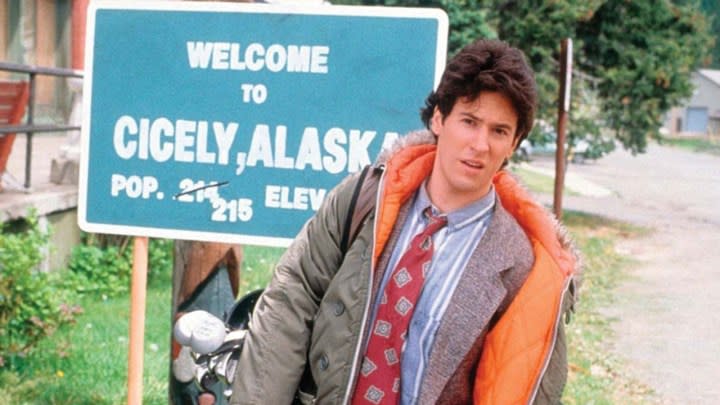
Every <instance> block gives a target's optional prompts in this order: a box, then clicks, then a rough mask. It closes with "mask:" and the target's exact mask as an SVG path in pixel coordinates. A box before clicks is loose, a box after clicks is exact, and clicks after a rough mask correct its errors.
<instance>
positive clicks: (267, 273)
mask: <svg viewBox="0 0 720 405" xmlns="http://www.w3.org/2000/svg"><path fill="white" fill-rule="evenodd" d="M283 252H285V249H284V248H273V247H264V246H246V247H245V248H244V249H243V270H242V274H241V276H240V288H239V294H240V295H243V294H244V293H246V292H248V291H252V290H256V289H258V288H264V287H265V286H266V285H267V284H268V283H269V282H270V277H271V276H272V272H273V270H274V269H275V264H277V262H278V260H279V259H280V256H282V254H283Z"/></svg>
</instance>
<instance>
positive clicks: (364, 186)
mask: <svg viewBox="0 0 720 405" xmlns="http://www.w3.org/2000/svg"><path fill="white" fill-rule="evenodd" d="M380 171H381V169H379V168H375V167H373V166H370V165H368V166H365V167H364V168H363V170H362V173H360V179H358V183H357V185H356V186H355V190H353V195H352V198H351V199H350V206H349V207H348V212H347V215H346V216H345V227H344V228H343V236H342V239H340V251H341V252H342V253H343V255H344V254H345V253H347V250H348V248H349V247H350V245H352V243H353V242H354V241H355V238H356V237H357V234H358V232H359V231H360V226H361V225H362V223H363V221H364V220H365V218H367V216H368V214H370V211H372V210H373V208H375V199H376V197H377V189H378V184H379V183H380V174H379V173H380Z"/></svg>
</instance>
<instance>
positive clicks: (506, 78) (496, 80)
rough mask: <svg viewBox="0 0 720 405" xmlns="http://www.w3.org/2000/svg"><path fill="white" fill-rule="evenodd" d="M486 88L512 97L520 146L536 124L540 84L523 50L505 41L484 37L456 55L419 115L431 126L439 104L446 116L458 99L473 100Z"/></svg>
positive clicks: (427, 125)
mask: <svg viewBox="0 0 720 405" xmlns="http://www.w3.org/2000/svg"><path fill="white" fill-rule="evenodd" d="M486 91H492V92H499V93H501V94H503V95H505V96H506V97H507V98H509V99H510V101H511V103H512V105H513V107H514V108H515V112H516V113H517V116H518V122H517V131H516V133H515V137H516V138H517V145H519V144H520V142H522V140H523V139H525V138H526V137H527V136H528V134H529V133H530V130H531V129H532V126H533V121H534V119H535V109H536V105H537V85H536V83H535V75H534V74H533V71H532V69H530V66H529V65H528V64H527V61H526V60H525V55H524V54H523V53H522V51H520V50H519V49H517V48H513V47H511V46H510V45H508V44H507V43H506V42H503V41H499V40H487V39H481V40H478V41H475V42H473V43H472V44H470V45H467V46H465V47H464V48H463V49H462V50H461V51H460V52H459V53H458V54H457V55H455V57H454V58H452V60H450V62H449V63H448V65H447V67H446V68H445V72H444V73H443V76H442V79H441V80H440V85H438V88H437V90H435V91H434V92H432V93H430V95H429V96H428V98H427V99H426V100H425V107H424V108H423V109H422V110H421V112H420V116H421V118H422V120H423V122H424V123H425V126H426V127H427V128H430V119H431V118H432V116H433V113H434V111H435V108H436V107H437V108H438V109H439V110H440V113H441V114H442V117H443V119H444V118H445V117H447V116H448V115H449V114H450V112H451V111H452V108H453V106H454V105H455V102H456V101H457V100H458V99H467V100H468V101H474V100H475V99H477V97H478V96H479V95H480V93H481V92H486Z"/></svg>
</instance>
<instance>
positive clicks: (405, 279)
mask: <svg viewBox="0 0 720 405" xmlns="http://www.w3.org/2000/svg"><path fill="white" fill-rule="evenodd" d="M423 214H424V215H425V216H426V217H427V218H428V219H429V221H430V223H429V224H428V226H427V228H425V230H423V231H422V232H420V233H419V234H417V235H416V236H415V237H414V238H413V240H412V241H410V246H409V247H408V249H407V251H405V253H404V254H403V256H402V257H401V258H400V261H398V264H397V266H395V269H394V270H393V273H392V275H391V276H390V280H389V281H388V283H387V285H386V286H385V292H384V293H383V296H382V299H381V300H380V305H379V306H378V310H377V317H376V319H375V324H374V325H373V329H372V330H371V331H370V337H369V340H368V346H367V352H366V354H365V358H364V359H363V364H362V368H361V370H360V375H359V376H358V382H357V386H356V387H355V393H354V395H353V401H352V403H353V405H356V404H379V403H383V404H397V403H398V399H399V397H400V355H401V354H402V349H403V344H404V343H405V336H406V333H407V329H408V325H409V324H410V319H411V318H412V314H413V310H414V309H415V303H416V302H417V300H418V297H419V296H420V291H422V286H423V283H424V281H425V275H426V274H427V271H428V270H430V263H431V262H432V255H433V241H432V235H433V234H434V233H435V232H437V231H438V230H440V229H441V228H442V227H444V226H445V225H447V218H445V217H435V216H433V215H432V211H431V210H430V208H429V207H428V208H427V209H425V211H424V212H423Z"/></svg>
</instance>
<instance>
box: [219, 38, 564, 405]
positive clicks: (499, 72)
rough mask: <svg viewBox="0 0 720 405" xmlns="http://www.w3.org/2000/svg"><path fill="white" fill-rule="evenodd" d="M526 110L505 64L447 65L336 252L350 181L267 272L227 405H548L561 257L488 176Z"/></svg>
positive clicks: (499, 180) (559, 248)
mask: <svg viewBox="0 0 720 405" xmlns="http://www.w3.org/2000/svg"><path fill="white" fill-rule="evenodd" d="M535 104H536V87H535V81H534V77H533V74H532V71H531V70H530V68H529V67H528V65H527V63H526V62H525V59H524V57H523V55H522V53H521V52H520V51H519V50H517V49H514V48H511V47H509V46H508V45H507V44H505V43H503V42H500V41H487V40H481V41H478V42H475V43H473V44H471V45H469V46H467V47H466V48H464V49H463V50H462V51H461V52H460V53H459V54H458V55H457V56H455V57H454V58H453V59H452V60H451V61H450V63H449V64H448V66H447V68H446V71H445V73H444V74H443V77H442V80H441V82H440V84H439V86H438V89H437V90H436V91H435V92H434V93H432V94H431V95H430V96H429V97H428V99H427V101H426V107H425V108H424V109H423V111H422V118H423V121H424V122H425V124H426V126H427V127H428V129H429V130H430V132H428V131H423V132H418V133H413V134H409V135H407V136H406V137H404V138H402V139H401V140H400V142H399V144H398V145H396V147H395V148H393V149H392V150H390V151H385V152H384V153H383V154H382V155H381V156H380V158H379V159H378V162H377V163H376V165H375V166H376V167H378V168H380V169H377V170H381V171H382V177H381V179H380V183H379V187H378V192H377V193H378V195H377V203H376V206H375V207H374V210H373V211H372V212H371V213H370V214H369V215H368V218H367V219H366V221H365V222H364V223H363V225H362V227H361V229H360V231H359V233H358V235H357V237H356V238H355V239H354V241H353V243H352V245H351V246H350V247H349V248H348V250H347V252H346V253H345V254H343V252H342V251H341V248H340V244H341V243H340V239H341V235H342V234H343V232H344V229H345V226H346V225H345V220H346V218H347V212H348V209H349V206H350V200H351V198H352V194H353V191H354V190H355V189H356V186H357V183H358V178H359V176H358V175H357V174H356V175H351V176H349V177H348V178H347V179H346V180H345V181H343V182H342V183H341V184H340V185H339V186H338V187H336V188H335V189H334V190H333V191H332V192H331V193H329V194H328V196H327V197H326V200H325V202H324V204H323V206H322V207H321V208H320V210H319V211H318V212H317V213H316V215H315V216H314V217H313V218H312V219H311V220H310V221H309V222H308V223H307V224H306V225H305V227H304V228H303V230H302V231H301V232H300V234H299V235H298V236H297V238H296V239H295V241H294V243H293V244H292V245H291V246H290V248H289V249H288V251H287V252H286V253H285V255H284V256H283V258H282V259H281V261H280V263H279V264H278V267H277V269H276V272H275V274H274V276H273V279H272V281H271V282H270V285H269V286H268V288H267V289H266V291H265V293H264V294H263V296H262V298H261V299H260V300H259V302H258V304H257V306H256V307H255V312H254V314H253V317H252V321H251V325H250V330H249V333H248V336H247V339H246V342H245V347H244V348H243V352H242V354H241V357H240V360H239V364H238V370H237V374H236V377H235V381H234V383H233V397H232V401H231V403H234V404H246V403H253V404H284V403H291V402H292V401H293V398H296V400H299V401H300V402H304V403H310V402H312V401H315V403H319V404H344V403H353V404H361V403H384V404H385V403H387V404H395V403H402V404H415V403H419V404H430V403H445V404H460V403H471V402H473V403H487V404H505V403H558V402H559V400H560V395H561V394H562V389H563V386H564V383H565V379H566V373H567V371H566V370H567V363H566V358H565V343H564V334H563V327H562V322H561V319H562V316H561V315H562V314H563V312H564V311H565V310H566V309H568V308H569V306H570V304H571V303H572V294H571V293H572V292H573V291H574V288H573V287H572V280H573V274H574V272H575V263H576V260H575V255H574V253H573V251H572V249H571V247H570V245H569V243H568V242H567V241H565V240H564V238H563V237H562V236H559V235H562V232H558V225H557V224H556V223H555V221H553V220H552V219H551V218H550V216H549V215H548V214H547V213H546V211H545V210H544V209H543V208H542V207H540V206H539V205H537V204H536V203H534V202H533V201H532V200H531V199H530V198H529V196H528V195H527V193H526V192H525V191H524V190H523V189H522V188H521V187H519V186H518V185H517V183H516V182H515V181H514V180H513V179H512V178H511V177H510V176H509V175H508V174H507V173H505V172H504V171H502V170H501V168H502V167H503V166H504V165H505V164H506V162H507V160H508V159H509V158H510V156H511V155H512V153H513V151H514V149H515V148H516V147H517V145H518V144H519V143H520V142H521V141H522V140H523V139H524V138H525V137H526V136H527V134H528V132H529V131H530V129H531V127H532V124H533V117H534V112H535ZM430 228H432V229H430ZM416 235H417V236H416ZM417 280H420V281H419V282H418V281H417ZM406 288H411V289H413V290H412V292H410V293H407V294H406V291H409V290H405V289H406ZM403 294H405V295H403ZM296 391H297V392H296Z"/></svg>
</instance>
